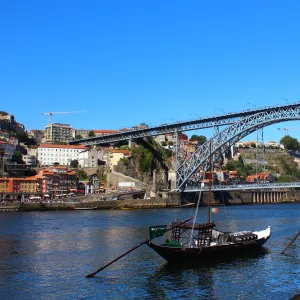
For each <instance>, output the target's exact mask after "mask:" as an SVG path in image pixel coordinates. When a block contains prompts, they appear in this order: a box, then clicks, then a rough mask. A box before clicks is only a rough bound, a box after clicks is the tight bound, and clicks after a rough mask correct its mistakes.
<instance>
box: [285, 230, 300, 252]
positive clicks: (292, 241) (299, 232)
mask: <svg viewBox="0 0 300 300" xmlns="http://www.w3.org/2000/svg"><path fill="white" fill-rule="evenodd" d="M299 234H300V231H298V233H297V234H296V236H295V237H294V238H293V239H292V240H291V242H290V243H289V244H288V246H287V247H286V248H285V249H284V250H283V251H282V252H281V254H284V252H285V250H286V249H287V248H288V247H290V246H291V245H292V244H293V243H294V241H295V240H296V238H297V237H298V236H299Z"/></svg>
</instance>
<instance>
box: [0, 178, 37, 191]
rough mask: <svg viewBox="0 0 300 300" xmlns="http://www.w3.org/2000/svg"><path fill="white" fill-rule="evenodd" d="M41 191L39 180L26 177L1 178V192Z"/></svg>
mask: <svg viewBox="0 0 300 300" xmlns="http://www.w3.org/2000/svg"><path fill="white" fill-rule="evenodd" d="M39 191H40V184H39V182H38V180H37V179H36V178H35V177H34V176H33V177H26V178H13V177H11V178H0V193H1V192H2V193H5V192H6V193H37V192H39Z"/></svg>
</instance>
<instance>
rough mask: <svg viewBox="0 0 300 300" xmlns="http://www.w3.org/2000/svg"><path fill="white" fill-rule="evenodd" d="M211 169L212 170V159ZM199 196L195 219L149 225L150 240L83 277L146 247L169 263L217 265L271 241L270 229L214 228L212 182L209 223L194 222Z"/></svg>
mask: <svg viewBox="0 0 300 300" xmlns="http://www.w3.org/2000/svg"><path fill="white" fill-rule="evenodd" d="M210 156H211V155H210ZM210 167H211V170H212V161H211V158H210ZM200 194H201V193H200ZM200 194H199V198H198V202H197V205H196V209H195V215H194V218H188V219H187V220H184V221H175V222H173V223H172V224H171V225H170V226H167V225H157V226H150V227H149V235H150V237H149V238H148V239H146V240H144V241H141V242H140V243H138V244H137V245H136V246H134V247H133V248H131V249H130V250H128V251H126V252H125V253H123V254H122V255H120V256H118V257H117V258H115V259H114V260H112V261H110V262H109V263H107V264H106V265H104V266H103V267H101V268H100V269H98V270H96V271H95V272H92V273H90V274H88V275H86V277H87V278H90V277H93V276H95V275H96V274H97V273H99V272H100V271H102V270H104V269H105V268H107V267H108V266H110V265H112V264H113V263H115V262H116V261H118V260H119V259H121V258H122V257H124V256H126V255H127V254H129V253H131V252H132V251H134V250H136V249H137V248H139V247H141V246H142V245H145V244H147V245H148V246H149V247H150V248H152V249H153V250H154V251H156V252H157V253H158V254H159V255H160V256H161V257H163V258H164V259H166V260H167V261H169V262H192V263H194V262H196V261H202V262H203V263H204V262H209V261H213V262H219V261H222V260H223V259H225V258H226V257H236V256H238V255H243V254H257V250H259V249H260V248H261V247H262V245H264V244H265V242H266V241H267V240H268V239H269V238H270V235H271V229H270V226H268V228H266V229H264V230H261V231H240V232H225V231H221V230H217V229H215V224H214V223H213V222H211V220H210V219H211V218H210V214H211V207H210V203H211V194H212V193H211V182H210V189H209V197H208V199H209V200H208V205H207V206H208V221H207V222H206V223H196V219H197V213H198V208H199V204H200ZM192 219H193V222H192V223H191V222H190V221H191V220H192Z"/></svg>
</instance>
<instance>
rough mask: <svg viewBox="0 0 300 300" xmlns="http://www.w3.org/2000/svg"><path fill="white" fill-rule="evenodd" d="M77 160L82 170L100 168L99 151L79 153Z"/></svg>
mask: <svg viewBox="0 0 300 300" xmlns="http://www.w3.org/2000/svg"><path fill="white" fill-rule="evenodd" d="M77 160H78V163H79V166H80V167H81V168H95V167H97V166H98V151H97V150H86V151H82V152H79V153H78V158H77Z"/></svg>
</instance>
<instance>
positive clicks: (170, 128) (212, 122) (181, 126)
mask: <svg viewBox="0 0 300 300" xmlns="http://www.w3.org/2000/svg"><path fill="white" fill-rule="evenodd" d="M297 107H300V102H295V103H294V104H286V105H281V106H270V107H264V108H258V109H254V110H253V109H252V110H251V109H248V110H245V111H241V112H236V113H229V114H224V115H220V116H212V117H204V118H198V119H195V120H190V121H179V122H176V123H170V124H163V125H160V126H154V127H148V128H143V129H137V130H129V131H119V132H117V133H114V134H108V135H105V136H97V137H91V138H86V139H79V140H73V141H69V144H71V145H74V144H82V145H85V146H93V145H103V144H108V143H114V142H119V141H126V140H134V139H138V138H143V137H149V136H157V135H161V134H166V133H173V132H182V131H190V130H197V129H204V128H211V127H219V126H224V125H229V124H232V123H236V122H238V121H239V120H241V119H243V118H245V117H248V116H251V115H254V114H258V113H263V114H268V113H269V112H271V111H280V110H285V109H289V108H291V109H293V108H297Z"/></svg>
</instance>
